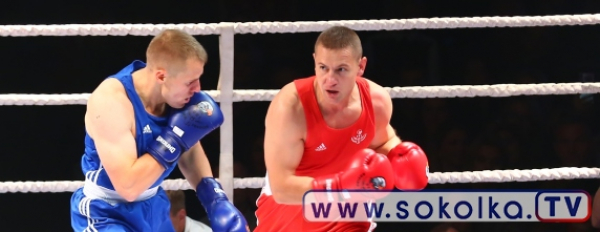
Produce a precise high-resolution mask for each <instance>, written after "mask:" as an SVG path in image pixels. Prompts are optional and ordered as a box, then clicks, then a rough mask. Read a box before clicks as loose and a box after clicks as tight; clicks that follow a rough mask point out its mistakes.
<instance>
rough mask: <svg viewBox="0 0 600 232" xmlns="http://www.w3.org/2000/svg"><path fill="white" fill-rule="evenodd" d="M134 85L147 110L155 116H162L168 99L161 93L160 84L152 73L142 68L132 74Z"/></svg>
mask: <svg viewBox="0 0 600 232" xmlns="http://www.w3.org/2000/svg"><path fill="white" fill-rule="evenodd" d="M131 76H132V78H133V86H134V88H135V91H136V92H137V94H138V96H139V97H140V100H141V101H142V104H143V105H144V108H145V109H146V111H147V112H148V113H150V114H152V115H155V116H161V115H162V114H163V112H164V111H165V106H166V101H165V99H164V98H163V97H162V94H161V93H160V85H158V84H157V83H156V81H153V80H152V79H153V77H152V73H151V72H150V71H149V70H148V69H147V68H142V69H140V70H138V71H135V72H134V73H133V74H131Z"/></svg>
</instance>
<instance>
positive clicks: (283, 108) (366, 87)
mask: <svg viewBox="0 0 600 232" xmlns="http://www.w3.org/2000/svg"><path fill="white" fill-rule="evenodd" d="M313 57H314V61H315V72H316V73H315V75H314V76H311V77H306V78H301V79H297V80H295V81H293V82H292V83H289V84H287V85H286V86H284V87H283V88H282V89H281V91H279V93H278V94H277V95H276V96H275V98H274V99H273V101H272V102H271V104H270V106H269V110H268V112H267V116H266V120H265V124H266V129H265V141H264V150H265V163H266V167H267V175H266V177H265V180H266V184H265V187H264V188H263V189H262V192H261V195H260V196H259V198H258V200H257V206H258V209H257V211H256V217H257V220H258V222H257V223H258V224H257V227H256V230H254V231H255V232H275V231H286V232H294V231H303V232H311V231H314V232H326V231H345V232H352V231H361V232H365V231H372V230H373V229H374V228H375V226H376V224H375V223H372V222H310V221H307V220H306V219H305V218H304V216H303V214H302V205H301V204H302V198H303V196H304V194H305V193H306V192H307V191H309V190H314V189H319V190H321V189H330V190H345V189H363V190H377V189H383V190H389V189H393V188H394V187H395V188H398V189H402V190H420V189H423V188H425V186H426V185H427V182H428V176H427V175H428V162H427V157H426V156H425V153H424V152H423V150H421V148H419V146H417V145H416V144H414V143H410V142H402V141H401V140H400V138H399V137H398V136H397V135H396V132H395V130H394V129H393V128H392V126H391V125H390V118H391V115H392V100H391V97H390V95H389V93H388V92H387V91H386V90H385V89H383V87H381V86H380V85H378V84H376V83H374V82H372V81H370V80H367V79H365V78H363V77H362V75H363V73H364V70H365V66H366V63H367V59H366V58H365V57H363V56H362V46H361V42H360V39H359V37H358V35H357V34H356V33H355V32H354V31H353V30H351V29H349V28H346V27H341V26H335V27H332V28H329V29H327V30H325V31H323V32H322V33H321V34H320V35H319V37H318V39H317V42H316V43H315V51H314V54H313ZM375 177H381V178H383V180H384V181H383V182H384V183H379V184H373V183H377V182H370V180H371V179H373V178H375ZM364 183H370V184H364Z"/></svg>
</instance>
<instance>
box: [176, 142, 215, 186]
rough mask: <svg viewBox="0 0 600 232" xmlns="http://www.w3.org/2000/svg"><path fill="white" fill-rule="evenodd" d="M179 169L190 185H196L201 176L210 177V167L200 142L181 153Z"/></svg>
mask: <svg viewBox="0 0 600 232" xmlns="http://www.w3.org/2000/svg"><path fill="white" fill-rule="evenodd" d="M177 164H178V165H179V170H181V174H183V176H184V177H185V179H186V180H187V181H188V182H189V183H190V185H191V186H194V187H195V186H197V185H198V183H200V180H201V179H202V178H203V177H212V176H213V174H212V168H211V166H210V163H209V162H208V158H207V157H206V153H205V152H204V149H203V148H202V145H201V144H200V142H198V143H196V145H194V146H192V148H191V149H190V150H189V151H187V152H184V153H183V154H182V155H181V158H180V159H179V161H178V163H177Z"/></svg>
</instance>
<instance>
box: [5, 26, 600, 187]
mask: <svg viewBox="0 0 600 232" xmlns="http://www.w3.org/2000/svg"><path fill="white" fill-rule="evenodd" d="M599 23H600V14H581V15H554V16H516V17H472V18H417V19H391V20H344V21H317V22H246V23H228V22H223V23H209V24H65V25H4V26H2V25H0V36H4V37H6V36H13V37H20V36H151V35H156V34H158V33H159V32H160V31H162V30H164V29H168V28H176V29H181V30H183V31H186V32H188V33H190V34H192V35H220V40H219V43H220V52H221V55H223V54H226V55H227V56H223V57H221V66H222V67H225V68H222V69H221V73H220V75H221V76H220V78H219V83H226V84H224V86H222V88H220V89H221V90H224V91H223V92H221V91H218V90H210V91H208V92H209V94H210V95H211V96H212V97H213V98H215V100H217V101H220V98H221V97H222V98H223V99H224V101H225V102H226V105H228V106H230V105H231V102H240V101H270V100H271V99H273V97H274V95H275V94H276V93H277V92H278V90H260V89H259V90H233V89H232V86H233V85H232V83H233V63H232V62H233V55H232V54H233V46H232V44H233V35H234V34H257V33H300V32H319V31H322V30H324V29H326V28H328V27H331V26H334V25H342V26H347V27H349V28H352V29H354V30H357V31H375V30H409V29H441V28H485V27H540V26H572V25H592V24H599ZM225 45H227V46H225ZM230 45H231V46H230ZM223 88H225V89H223ZM386 89H387V90H388V91H389V93H390V96H391V97H392V98H453V97H508V96H518V95H564V94H590V93H600V83H558V84H557V83H547V84H521V85H517V84H500V85H479V86H468V85H461V86H427V87H386ZM89 95H90V94H89V93H82V94H3V95H0V105H85V104H86V102H87V99H88V97H89ZM221 95H222V96H221ZM221 131H222V133H231V132H232V128H231V126H228V127H227V128H225V127H222V128H221ZM231 146H232V144H231V143H227V144H222V146H221V148H222V150H223V151H222V152H221V156H222V157H221V160H222V161H223V160H225V162H221V163H222V164H221V166H220V170H221V172H222V173H227V175H224V176H225V177H227V178H225V179H224V180H223V181H224V182H226V183H224V187H226V188H225V191H226V192H227V194H228V195H231V194H232V192H231V188H230V185H231V184H232V183H231V182H233V188H237V189H239V188H261V187H262V186H263V185H264V178H259V177H252V178H233V179H232V180H231V178H230V176H232V174H233V173H232V172H233V170H232V169H233V168H232V154H231V152H228V150H227V149H229V148H231ZM224 148H227V149H224ZM224 151H225V152H224ZM223 156H226V157H223ZM598 177H600V169H599V168H571V167H569V168H554V169H532V170H493V171H475V172H448V173H430V175H429V178H430V179H429V183H430V184H444V183H477V182H515V181H516V182H525V181H538V180H559V179H591V178H598ZM81 186H83V181H26V182H21V181H17V182H12V181H9V182H0V193H7V192H8V193H13V192H72V191H75V190H76V189H78V188H79V187H81ZM162 186H163V187H164V188H165V189H167V190H175V189H181V190H187V189H192V188H191V186H190V185H189V183H188V182H187V181H186V180H184V179H169V180H165V181H164V182H163V184H162ZM230 197H231V196H230Z"/></svg>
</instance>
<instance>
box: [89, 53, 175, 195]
mask: <svg viewBox="0 0 600 232" xmlns="http://www.w3.org/2000/svg"><path fill="white" fill-rule="evenodd" d="M145 66H146V64H145V63H144V62H142V61H139V60H136V61H133V62H132V63H131V64H129V65H127V66H126V67H125V68H123V69H122V70H121V71H119V72H118V73H116V74H115V75H113V76H110V77H108V78H116V79H117V80H119V81H120V82H121V83H122V84H123V86H124V87H125V91H126V92H127V96H128V97H129V100H130V101H131V103H132V105H133V111H134V114H135V142H136V148H137V156H138V157H140V156H141V155H143V154H145V153H146V147H147V146H148V145H149V144H150V143H151V142H152V141H153V140H154V139H155V138H156V137H157V136H158V135H159V134H160V133H161V131H162V128H163V127H165V126H166V125H167V118H166V117H156V116H154V115H151V114H149V113H148V112H146V109H145V108H144V105H143V104H142V101H141V99H140V98H139V96H138V94H137V92H136V91H135V88H134V86H133V78H132V76H131V74H132V73H133V72H135V71H136V70H138V69H141V68H143V67H145ZM167 108H169V107H167ZM175 165H176V162H175V163H174V164H172V165H171V167H169V168H168V169H167V170H165V172H164V173H163V174H162V175H161V177H160V178H159V179H158V180H157V181H156V182H155V183H154V184H153V185H152V187H150V188H153V187H156V186H158V185H160V184H161V183H162V181H163V180H164V179H165V178H167V176H169V174H170V173H171V172H172V171H173V169H174V167H175ZM81 168H82V170H83V173H84V174H85V178H86V180H88V181H92V182H93V183H95V184H96V185H98V186H100V187H102V188H105V189H109V190H115V188H114V187H113V185H112V183H111V181H110V179H109V178H108V175H107V174H106V170H105V169H104V168H103V167H102V163H101V162H100V158H99V157H98V152H97V151H96V146H95V145H94V140H93V139H92V138H91V137H90V136H89V134H88V133H87V131H86V134H85V151H84V154H83V157H82V159H81Z"/></svg>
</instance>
